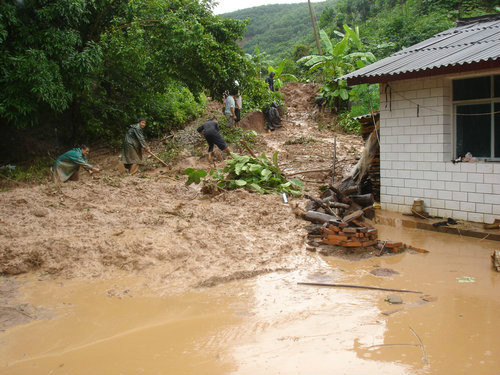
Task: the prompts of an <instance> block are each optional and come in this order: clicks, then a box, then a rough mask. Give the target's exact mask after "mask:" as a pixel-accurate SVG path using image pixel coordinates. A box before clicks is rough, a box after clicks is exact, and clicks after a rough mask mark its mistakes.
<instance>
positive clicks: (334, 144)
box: [332, 136, 337, 186]
mask: <svg viewBox="0 0 500 375" xmlns="http://www.w3.org/2000/svg"><path fill="white" fill-rule="evenodd" d="M335 160H337V136H335V137H334V138H333V160H332V186H333V185H335Z"/></svg>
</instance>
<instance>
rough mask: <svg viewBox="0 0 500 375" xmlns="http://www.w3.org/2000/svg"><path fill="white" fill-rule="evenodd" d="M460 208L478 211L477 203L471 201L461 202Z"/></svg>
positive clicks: (467, 210)
mask: <svg viewBox="0 0 500 375" xmlns="http://www.w3.org/2000/svg"><path fill="white" fill-rule="evenodd" d="M460 210H462V211H466V212H474V211H476V204H475V203H470V202H460Z"/></svg>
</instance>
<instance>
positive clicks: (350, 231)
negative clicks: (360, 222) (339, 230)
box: [343, 227, 358, 233]
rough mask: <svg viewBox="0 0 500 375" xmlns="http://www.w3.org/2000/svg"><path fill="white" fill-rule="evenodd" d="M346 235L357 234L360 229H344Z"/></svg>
mask: <svg viewBox="0 0 500 375" xmlns="http://www.w3.org/2000/svg"><path fill="white" fill-rule="evenodd" d="M343 232H344V233H357V232H358V228H352V227H350V228H344V230H343Z"/></svg>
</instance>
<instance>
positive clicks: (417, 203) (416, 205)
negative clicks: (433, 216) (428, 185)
mask: <svg viewBox="0 0 500 375" xmlns="http://www.w3.org/2000/svg"><path fill="white" fill-rule="evenodd" d="M411 210H412V211H414V212H418V213H419V214H421V213H423V212H424V201H423V200H422V199H414V200H413V207H412V208H411Z"/></svg>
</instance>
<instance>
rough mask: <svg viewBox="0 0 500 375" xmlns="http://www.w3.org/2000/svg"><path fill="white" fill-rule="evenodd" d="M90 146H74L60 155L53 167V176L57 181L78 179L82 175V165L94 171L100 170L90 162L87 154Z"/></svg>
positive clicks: (90, 171)
mask: <svg viewBox="0 0 500 375" xmlns="http://www.w3.org/2000/svg"><path fill="white" fill-rule="evenodd" d="M89 152H90V148H89V147H88V146H85V145H81V146H80V147H77V148H74V149H72V150H69V151H68V152H65V153H64V154H62V155H61V156H59V157H58V158H57V160H56V162H55V164H54V166H53V167H52V178H53V179H54V181H55V182H67V181H69V180H71V181H78V179H79V177H80V176H79V175H80V167H83V168H85V169H86V170H88V171H89V173H92V172H100V169H99V168H95V167H94V166H93V165H91V164H89V162H88V160H87V155H88V154H89Z"/></svg>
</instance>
